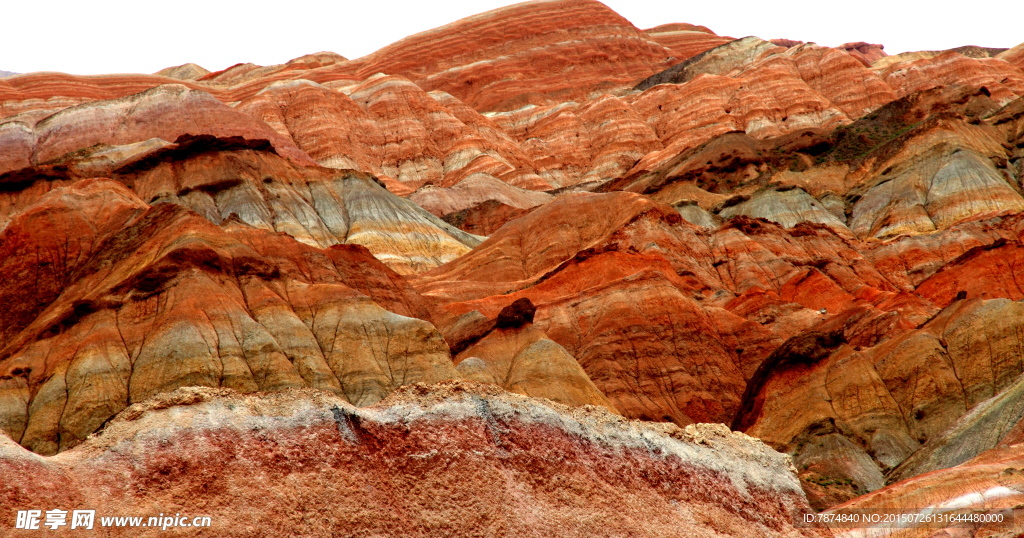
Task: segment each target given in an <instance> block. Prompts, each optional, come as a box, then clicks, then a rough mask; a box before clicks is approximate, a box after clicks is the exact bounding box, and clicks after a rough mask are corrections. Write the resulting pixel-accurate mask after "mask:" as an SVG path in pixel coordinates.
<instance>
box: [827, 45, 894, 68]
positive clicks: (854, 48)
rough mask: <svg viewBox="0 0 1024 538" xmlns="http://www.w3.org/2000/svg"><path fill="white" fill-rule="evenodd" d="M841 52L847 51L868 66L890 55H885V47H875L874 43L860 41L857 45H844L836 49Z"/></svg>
mask: <svg viewBox="0 0 1024 538" xmlns="http://www.w3.org/2000/svg"><path fill="white" fill-rule="evenodd" d="M836 48H837V49H839V50H845V51H846V52H848V53H849V54H850V56H853V57H854V58H856V59H858V60H860V62H861V63H863V64H864V65H866V66H870V65H871V64H873V63H874V62H875V60H878V59H879V58H885V57H886V56H888V54H886V53H885V50H884V49H885V47H884V46H883V45H874V44H872V43H865V42H863V41H858V42H856V43H844V44H842V45H839V46H838V47H836Z"/></svg>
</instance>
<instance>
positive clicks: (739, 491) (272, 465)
mask: <svg viewBox="0 0 1024 538" xmlns="http://www.w3.org/2000/svg"><path fill="white" fill-rule="evenodd" d="M0 473H2V475H3V476H4V477H5V479H6V480H5V482H4V484H3V486H2V487H0V499H2V500H3V502H0V506H2V508H0V518H3V520H5V521H10V520H13V518H14V514H13V513H12V509H13V508H14V507H15V506H16V505H18V506H20V505H22V504H29V505H33V506H35V505H39V506H44V505H45V506H54V507H56V506H71V505H74V506H79V505H81V503H82V502H83V500H84V499H89V506H90V507H91V508H93V509H95V510H96V513H97V518H96V526H97V527H99V526H100V524H101V518H102V517H103V516H105V515H115V514H133V515H140V516H150V515H156V514H158V513H163V514H187V515H188V516H197V515H202V516H208V517H210V522H211V524H210V526H209V528H208V529H207V528H204V529H200V530H199V531H198V532H197V533H196V534H194V535H199V536H205V535H210V536H251V535H253V534H264V535H266V534H268V533H297V534H302V535H304V536H336V535H338V534H339V533H342V534H349V535H356V536H364V535H373V534H381V533H384V534H402V535H417V536H451V535H453V534H457V535H467V536H468V535H472V536H483V535H490V534H505V533H513V532H514V533H527V534H529V535H540V534H543V533H544V532H545V531H544V529H547V530H551V529H559V531H558V533H559V534H560V535H564V536H592V535H594V534H595V533H597V534H601V535H607V536H613V535H626V534H629V535H635V536H702V537H703V536H706V537H714V536H739V535H747V536H752V535H758V536H767V535H771V536H827V535H828V534H827V531H824V530H823V529H815V528H796V527H794V525H793V521H794V520H795V519H796V518H795V516H794V514H801V513H804V512H807V511H809V508H808V507H807V505H806V501H804V499H803V494H802V492H801V490H800V486H799V483H798V482H797V480H796V478H795V477H794V476H793V474H792V470H791V467H790V464H789V460H788V458H787V457H785V456H783V455H781V454H778V453H776V452H775V451H773V450H771V449H770V448H768V447H766V446H764V445H763V444H761V443H759V442H758V441H756V440H754V439H752V438H750V437H747V436H745V435H743V434H739V433H732V432H729V431H728V429H726V428H725V427H724V426H720V425H719V426H715V425H703V426H701V427H696V426H690V427H688V428H686V429H679V428H677V427H675V426H671V425H667V426H666V425H653V424H640V423H636V422H629V421H625V420H623V419H621V418H619V417H616V416H615V415H611V414H608V413H606V412H603V411H601V410H599V409H597V408H593V407H587V408H581V409H569V408H566V407H564V406H560V405H557V404H551V403H544V402H543V401H541V400H537V399H532V398H525V397H521V396H515V395H511V394H508V393H504V392H502V391H501V390H500V389H497V388H493V387H490V386H482V385H473V384H465V383H448V384H442V385H439V386H437V387H434V388H429V387H426V386H423V385H418V384H417V385H412V386H410V387H406V388H405V389H402V390H401V391H399V392H397V393H395V394H393V395H392V396H390V397H389V398H387V399H386V400H384V401H383V402H380V403H378V404H377V405H375V406H372V407H364V408H356V407H353V406H352V405H351V404H349V403H348V402H346V401H345V400H344V399H341V398H338V397H336V396H334V395H332V394H329V393H324V392H318V391H312V390H308V389H307V390H302V391H288V392H280V393H275V394H267V395H250V396H243V395H239V394H237V393H235V392H233V391H229V390H225V389H220V390H217V389H197V388H191V389H179V390H177V391H175V392H171V393H167V394H164V395H162V396H161V397H159V398H155V399H152V400H149V401H147V402H145V403H142V404H136V405H134V406H132V407H130V408H128V409H127V410H126V411H125V412H124V413H123V414H121V415H120V416H119V417H118V418H117V419H115V420H114V421H112V422H110V423H109V424H107V425H106V427H105V428H104V430H103V431H102V432H101V433H100V434H98V435H96V436H94V437H92V438H90V439H89V440H88V441H87V442H86V443H84V444H83V445H81V446H79V447H78V448H76V449H74V450H72V451H69V452H65V453H63V454H61V455H60V456H57V457H53V458H44V457H40V456H38V455H35V454H32V453H30V452H28V451H26V450H25V449H23V448H21V447H19V446H17V445H15V444H14V443H12V442H10V441H9V440H7V439H6V438H5V437H3V436H0ZM57 483H60V484H61V487H59V488H53V487H51V486H52V485H53V484H57ZM272 483H277V484H281V483H287V484H288V485H289V487H288V488H287V489H285V488H276V487H266V486H267V485H268V484H272ZM98 492H102V493H98ZM745 507H747V508H748V509H745ZM754 507H756V509H753V508H754ZM146 521H147V522H148V519H147V520H146ZM242 521H244V523H241V522H242ZM104 530H106V531H108V532H111V533H112V534H111V535H113V536H149V535H157V534H160V533H161V532H163V531H161V530H160V529H159V528H152V527H150V528H107V529H104ZM176 530H177V529H176ZM189 530H191V529H189ZM43 534H46V533H43Z"/></svg>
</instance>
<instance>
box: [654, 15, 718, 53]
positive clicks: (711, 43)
mask: <svg viewBox="0 0 1024 538" xmlns="http://www.w3.org/2000/svg"><path fill="white" fill-rule="evenodd" d="M644 33H645V34H647V36H648V37H650V38H651V39H652V40H654V41H657V42H658V43H661V44H662V45H664V46H666V47H668V48H670V49H672V52H674V53H675V59H676V60H686V59H689V58H692V57H694V56H696V55H698V54H700V53H702V52H704V51H706V50H709V49H713V48H715V47H717V46H719V45H724V44H726V43H728V42H730V41H732V40H733V38H731V37H725V36H720V35H717V34H715V33H714V32H712V31H711V30H709V29H708V28H707V27H705V26H698V25H694V24H686V23H674V24H662V25H659V26H655V27H654V28H648V29H647V30H644Z"/></svg>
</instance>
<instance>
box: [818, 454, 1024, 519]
mask: <svg viewBox="0 0 1024 538" xmlns="http://www.w3.org/2000/svg"><path fill="white" fill-rule="evenodd" d="M1022 466H1024V454H1021V446H1020V445H1015V446H1012V447H1006V448H1001V449H997V450H990V451H988V452H985V453H984V454H982V455H980V456H978V457H977V458H974V459H972V460H971V461H969V462H967V463H964V464H963V465H958V466H956V467H951V468H949V469H945V470H942V471H938V472H934V473H929V474H926V475H921V476H919V477H917V478H913V479H910V480H904V481H902V482H899V483H896V484H892V485H890V486H887V487H885V488H884V489H881V490H878V491H876V492H874V493H871V494H870V495H865V496H863V497H860V498H858V499H855V500H853V501H851V502H849V503H845V504H843V505H840V506H837V507H836V508H834V509H833V510H830V511H829V513H833V514H843V513H846V514H854V513H862V514H863V513H880V514H885V513H888V514H908V515H914V516H917V515H918V514H929V513H932V514H947V513H948V514H958V513H959V514H965V515H970V514H972V513H977V514H987V515H990V516H993V515H1001V516H1002V517H1001V518H1000V519H1001V521H995V522H993V521H988V522H985V521H984V520H980V521H979V522H973V521H971V520H960V522H956V523H953V524H928V523H923V522H918V521H914V522H908V523H905V524H902V525H877V526H876V527H875V528H872V529H870V531H868V532H871V536H880V537H886V536H907V537H916V536H921V537H924V536H935V535H936V534H937V533H945V534H946V535H953V536H956V535H957V534H959V535H962V536H1019V535H1020V534H1021V533H1022V532H1024V521H1022V520H1021V517H1022V515H1024V514H1021V509H1020V506H1021V503H1022V502H1024V473H1022V472H1021V467H1022ZM990 519H991V518H990ZM919 521H926V520H925V519H924V518H921V519H920V520H919ZM864 531H865V529H851V528H849V527H848V526H847V527H845V528H844V527H843V526H838V525H837V526H836V527H835V528H834V529H833V532H834V533H835V534H836V535H837V536H856V535H858V534H859V533H863V532H864ZM953 533H957V534H953Z"/></svg>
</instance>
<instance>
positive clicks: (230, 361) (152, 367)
mask: <svg viewBox="0 0 1024 538" xmlns="http://www.w3.org/2000/svg"><path fill="white" fill-rule="evenodd" d="M0 248H2V249H3V256H2V257H0V259H2V260H3V262H2V263H3V270H4V274H5V275H7V278H6V279H5V280H4V282H3V288H2V290H0V294H2V296H3V297H4V298H5V305H6V307H5V309H4V311H3V314H2V316H3V317H2V318H0V327H2V329H0V330H2V333H0V336H2V338H0V342H3V347H2V348H0V356H2V357H3V360H2V362H0V364H2V372H3V374H2V375H0V417H2V418H0V425H2V426H0V427H2V428H3V430H4V431H5V432H6V434H7V435H8V436H10V437H11V438H13V439H15V440H17V441H18V442H19V443H21V444H22V445H24V446H26V447H28V448H30V449H31V450H33V451H36V452H39V453H44V454H52V453H55V452H57V451H60V450H66V449H67V448H70V447H72V446H74V445H76V444H78V443H79V442H81V440H82V439H84V438H85V437H86V436H88V435H89V434H90V433H92V432H93V431H94V430H96V428H98V427H100V426H101V425H102V424H103V423H104V422H106V421H107V420H108V419H109V418H110V417H111V416H113V415H114V414H115V413H117V412H119V411H120V410H121V409H123V408H125V407H126V406H128V405H130V404H132V403H134V402H138V401H141V400H144V399H146V398H148V397H150V396H152V395H155V394H159V393H161V392H165V391H168V390H172V389H174V388H175V387H179V386H190V385H201V386H210V387H219V386H223V387H229V388H234V389H236V390H239V391H242V392H250V391H256V390H264V391H265V390H280V389H284V388H288V387H304V386H309V387H315V388H320V389H325V390H329V391H332V392H334V393H336V394H338V395H339V396H340V397H343V398H346V399H347V400H349V401H352V402H355V403H357V404H359V405H365V404H368V403H372V402H375V401H377V400H379V399H381V398H382V397H384V396H385V395H386V394H388V393H389V392H391V390H393V389H394V388H395V387H397V386H399V385H402V384H406V383H410V382H413V381H417V380H423V381H427V382H432V381H437V380H441V379H446V378H451V377H454V376H455V375H456V374H455V370H454V368H453V365H452V363H451V359H450V357H449V352H448V347H447V345H446V344H445V342H444V340H443V338H442V337H441V335H440V333H438V332H437V330H436V329H434V327H433V326H432V325H431V324H430V323H428V322H426V321H423V320H421V319H416V318H413V317H406V316H417V317H421V318H424V317H429V314H428V313H427V312H426V311H425V309H424V305H423V302H422V299H420V298H419V297H418V295H417V294H416V293H415V292H414V291H412V290H411V289H410V288H408V286H407V285H406V284H405V282H404V281H403V280H402V278H401V277H400V276H399V275H397V274H395V273H394V272H392V271H390V270H389V269H387V268H386V267H385V266H384V265H382V264H381V263H380V262H378V261H377V260H375V259H374V258H373V257H372V256H371V255H370V253H369V252H368V251H366V250H365V249H363V248H360V247H355V246H344V245H338V246H334V247H332V248H330V249H327V250H320V249H317V248H313V247H307V246H305V245H302V244H301V243H298V242H296V241H295V240H293V239H291V238H289V237H287V236H280V235H275V234H272V233H267V232H264V231H260V230H256V229H253V228H251V227H249V226H246V225H243V224H241V223H237V224H232V223H228V224H227V225H226V226H224V227H223V228H222V227H218V226H215V225H213V224H211V223H210V222H208V221H207V220H205V219H203V218H201V217H200V216H198V215H196V214H195V213H192V212H190V211H187V210H185V209H184V208H182V207H180V206H178V205H175V204H158V205H155V206H152V207H151V206H148V205H146V204H145V203H143V202H142V201H141V200H140V199H139V198H138V197H136V196H135V194H133V193H132V192H131V191H129V190H128V189H126V188H125V187H124V186H122V185H121V184H120V183H116V182H111V181H99V180H85V181H83V182H79V183H75V184H74V185H72V186H70V187H64V188H61V189H57V190H54V191H52V192H50V193H48V194H47V195H45V196H43V197H42V198H41V199H40V201H39V202H38V203H37V204H35V205H34V206H32V207H30V208H28V209H27V210H26V211H25V212H23V213H21V214H20V215H18V216H17V217H15V218H14V220H12V222H11V223H10V224H9V225H8V226H7V227H6V228H5V229H4V230H3V232H2V234H0ZM381 305H384V306H385V307H387V308H388V309H390V310H386V309H385V308H383V307H382V306H381ZM396 312H399V313H401V314H404V315H400V314H399V313H396Z"/></svg>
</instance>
